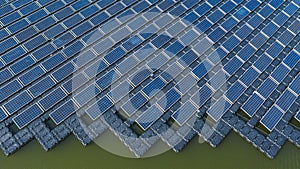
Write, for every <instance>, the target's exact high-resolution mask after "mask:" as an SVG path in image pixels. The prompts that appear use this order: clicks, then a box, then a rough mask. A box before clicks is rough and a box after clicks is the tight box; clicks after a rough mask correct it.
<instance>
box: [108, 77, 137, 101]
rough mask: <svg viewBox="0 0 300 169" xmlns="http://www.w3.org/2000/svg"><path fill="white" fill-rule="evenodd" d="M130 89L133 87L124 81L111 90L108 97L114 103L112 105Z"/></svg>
mask: <svg viewBox="0 0 300 169" xmlns="http://www.w3.org/2000/svg"><path fill="white" fill-rule="evenodd" d="M132 89H133V87H132V86H131V85H130V84H129V82H127V81H124V82H122V83H121V84H119V85H118V86H116V87H115V88H113V89H111V91H110V92H109V93H108V95H109V96H110V98H111V99H112V100H113V101H114V103H116V102H118V101H120V99H122V98H123V97H124V96H126V95H127V94H128V92H130V91H131V90H132Z"/></svg>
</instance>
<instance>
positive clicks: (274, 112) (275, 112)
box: [260, 107, 283, 131]
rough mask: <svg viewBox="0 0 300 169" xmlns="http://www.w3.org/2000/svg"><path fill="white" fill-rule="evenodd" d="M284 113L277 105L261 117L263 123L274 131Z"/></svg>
mask: <svg viewBox="0 0 300 169" xmlns="http://www.w3.org/2000/svg"><path fill="white" fill-rule="evenodd" d="M282 116H283V113H282V112H281V111H280V110H279V109H278V108H276V107H272V108H271V109H270V110H269V111H268V112H267V113H266V114H265V115H264V117H263V118H262V119H261V121H260V122H261V123H262V124H263V125H264V126H265V127H266V128H267V129H268V130H269V131H272V130H273V129H274V128H275V126H276V125H277V124H278V123H279V121H280V120H281V117H282Z"/></svg>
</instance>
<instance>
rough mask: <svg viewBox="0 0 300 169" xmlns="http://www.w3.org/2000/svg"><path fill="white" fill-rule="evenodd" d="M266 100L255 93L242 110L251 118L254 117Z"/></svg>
mask: <svg viewBox="0 0 300 169" xmlns="http://www.w3.org/2000/svg"><path fill="white" fill-rule="evenodd" d="M263 102H264V99H263V98H261V97H260V96H259V95H258V94H256V93H254V94H253V95H252V96H251V97H250V98H249V99H248V100H247V101H246V103H245V104H244V105H243V106H242V109H243V110H244V111H245V113H247V114H248V115H249V116H250V117H252V116H253V115H254V114H255V113H256V112H257V110H258V109H259V107H260V106H261V105H262V104H263Z"/></svg>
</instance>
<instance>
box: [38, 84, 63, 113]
mask: <svg viewBox="0 0 300 169" xmlns="http://www.w3.org/2000/svg"><path fill="white" fill-rule="evenodd" d="M65 96H66V94H65V93H64V91H63V90H62V89H61V88H58V89H56V90H53V91H52V92H51V93H50V94H49V95H47V96H45V97H44V98H43V99H42V100H40V104H41V106H42V107H43V109H44V110H48V109H49V108H51V107H52V106H53V105H55V104H56V103H58V102H59V101H60V100H62V99H63V98H64V97H65Z"/></svg>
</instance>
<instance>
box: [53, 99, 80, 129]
mask: <svg viewBox="0 0 300 169" xmlns="http://www.w3.org/2000/svg"><path fill="white" fill-rule="evenodd" d="M77 108H78V107H77V106H76V104H75V103H74V102H73V101H72V100H70V101H68V102H66V103H64V104H63V105H62V106H60V107H59V108H58V109H56V110H54V112H52V113H51V114H50V115H49V116H50V117H51V119H52V120H53V121H54V122H55V124H60V123H61V122H63V121H64V120H65V119H66V118H68V117H69V116H70V115H71V114H73V113H74V112H75V111H76V110H77Z"/></svg>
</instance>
